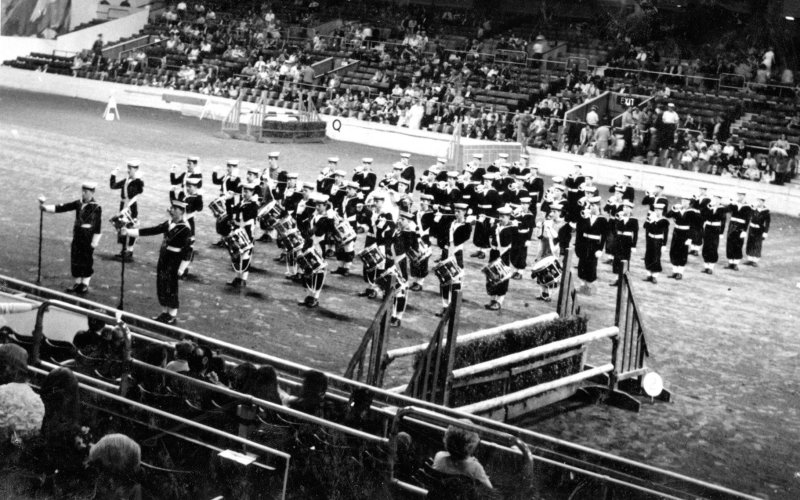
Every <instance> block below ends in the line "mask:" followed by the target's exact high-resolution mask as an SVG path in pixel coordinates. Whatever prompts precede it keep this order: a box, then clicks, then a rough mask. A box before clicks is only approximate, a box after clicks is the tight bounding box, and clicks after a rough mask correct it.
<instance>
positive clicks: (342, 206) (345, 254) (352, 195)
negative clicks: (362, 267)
mask: <svg viewBox="0 0 800 500" xmlns="http://www.w3.org/2000/svg"><path fill="white" fill-rule="evenodd" d="M360 187H361V186H359V184H358V183H357V182H355V181H350V182H348V183H347V189H346V193H347V194H346V195H345V197H344V198H343V199H342V200H341V202H340V203H339V205H334V208H335V209H336V210H337V212H338V213H339V217H341V218H342V220H344V221H347V224H349V225H350V227H352V228H353V229H355V228H356V227H358V214H359V213H360V212H361V210H362V209H363V208H364V200H363V198H362V196H361V192H360ZM355 244H356V242H355V241H351V242H349V243H347V244H345V245H343V246H341V247H338V248H337V249H336V260H337V262H338V263H339V267H337V268H336V270H335V271H333V274H340V275H342V276H347V275H349V274H350V264H352V262H353V259H354V258H355V255H356V254H355Z"/></svg>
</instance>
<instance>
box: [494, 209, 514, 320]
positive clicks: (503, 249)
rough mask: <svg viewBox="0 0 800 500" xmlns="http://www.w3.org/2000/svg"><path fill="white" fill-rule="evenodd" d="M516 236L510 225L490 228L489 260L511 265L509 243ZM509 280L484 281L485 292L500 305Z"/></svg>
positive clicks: (510, 243)
mask: <svg viewBox="0 0 800 500" xmlns="http://www.w3.org/2000/svg"><path fill="white" fill-rule="evenodd" d="M515 238H517V228H516V227H514V226H511V225H508V226H501V225H500V224H497V225H495V226H494V227H493V228H492V234H491V244H492V248H491V250H489V262H490V263H491V262H494V261H495V260H498V259H500V262H502V263H503V265H504V266H508V267H510V266H511V254H510V250H511V245H513V243H514V239H515ZM509 281H510V280H507V279H506V280H502V281H500V282H497V283H491V282H489V281H488V280H487V281H486V293H487V294H488V295H489V297H491V299H492V300H493V301H495V302H497V303H498V304H500V305H502V304H503V300H504V299H505V296H506V294H507V293H508V285H509Z"/></svg>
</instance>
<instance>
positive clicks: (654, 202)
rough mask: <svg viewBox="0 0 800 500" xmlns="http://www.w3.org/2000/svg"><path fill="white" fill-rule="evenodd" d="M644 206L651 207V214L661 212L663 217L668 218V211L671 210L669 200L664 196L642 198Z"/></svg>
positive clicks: (648, 195) (649, 195)
mask: <svg viewBox="0 0 800 500" xmlns="http://www.w3.org/2000/svg"><path fill="white" fill-rule="evenodd" d="M642 205H647V206H649V207H650V211H651V212H653V211H656V210H657V211H659V212H661V215H662V216H666V215H667V209H668V208H669V198H667V197H666V196H664V195H651V194H647V195H645V197H644V198H642Z"/></svg>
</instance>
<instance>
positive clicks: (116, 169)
mask: <svg viewBox="0 0 800 500" xmlns="http://www.w3.org/2000/svg"><path fill="white" fill-rule="evenodd" d="M117 174H119V169H118V168H115V169H114V170H112V171H111V176H112V177H116V176H117Z"/></svg>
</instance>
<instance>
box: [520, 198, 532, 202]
mask: <svg viewBox="0 0 800 500" xmlns="http://www.w3.org/2000/svg"><path fill="white" fill-rule="evenodd" d="M519 202H520V203H530V202H531V197H530V196H523V197H522V198H520V199H519Z"/></svg>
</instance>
